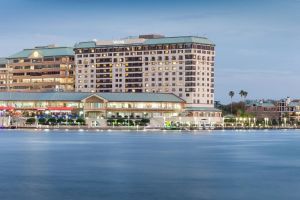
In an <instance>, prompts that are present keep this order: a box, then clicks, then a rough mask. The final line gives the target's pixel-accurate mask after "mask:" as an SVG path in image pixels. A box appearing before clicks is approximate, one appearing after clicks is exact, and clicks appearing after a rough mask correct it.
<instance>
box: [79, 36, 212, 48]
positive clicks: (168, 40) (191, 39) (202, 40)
mask: <svg viewBox="0 0 300 200" xmlns="http://www.w3.org/2000/svg"><path fill="white" fill-rule="evenodd" d="M186 43H196V44H205V45H212V46H215V44H214V43H213V42H212V41H210V40H209V39H208V38H206V37H198V36H178V37H161V38H154V39H145V40H144V42H142V43H130V44H108V45H101V44H100V45H97V42H94V41H88V42H79V43H76V44H75V46H74V48H95V47H102V46H130V45H160V44H186Z"/></svg>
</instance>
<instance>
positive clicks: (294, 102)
mask: <svg viewBox="0 0 300 200" xmlns="http://www.w3.org/2000/svg"><path fill="white" fill-rule="evenodd" d="M289 106H291V107H296V106H300V102H298V101H292V102H290V103H289Z"/></svg>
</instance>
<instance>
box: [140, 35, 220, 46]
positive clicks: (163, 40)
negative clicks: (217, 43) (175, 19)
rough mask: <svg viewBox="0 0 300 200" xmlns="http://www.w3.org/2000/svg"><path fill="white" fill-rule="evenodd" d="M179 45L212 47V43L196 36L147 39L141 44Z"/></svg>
mask: <svg viewBox="0 0 300 200" xmlns="http://www.w3.org/2000/svg"><path fill="white" fill-rule="evenodd" d="M181 43H197V44H207V45H214V43H213V42H212V41H210V40H209V39H207V38H205V37H197V36H179V37H162V38H156V39H148V40H146V41H145V42H144V43H143V44H148V45H156V44H181Z"/></svg>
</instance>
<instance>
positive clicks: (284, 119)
mask: <svg viewBox="0 0 300 200" xmlns="http://www.w3.org/2000/svg"><path fill="white" fill-rule="evenodd" d="M283 121H284V127H286V117H284V118H283Z"/></svg>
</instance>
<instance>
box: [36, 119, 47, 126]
mask: <svg viewBox="0 0 300 200" xmlns="http://www.w3.org/2000/svg"><path fill="white" fill-rule="evenodd" d="M46 121H47V120H46V119H45V118H39V120H38V123H39V124H43V125H44V124H46Z"/></svg>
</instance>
